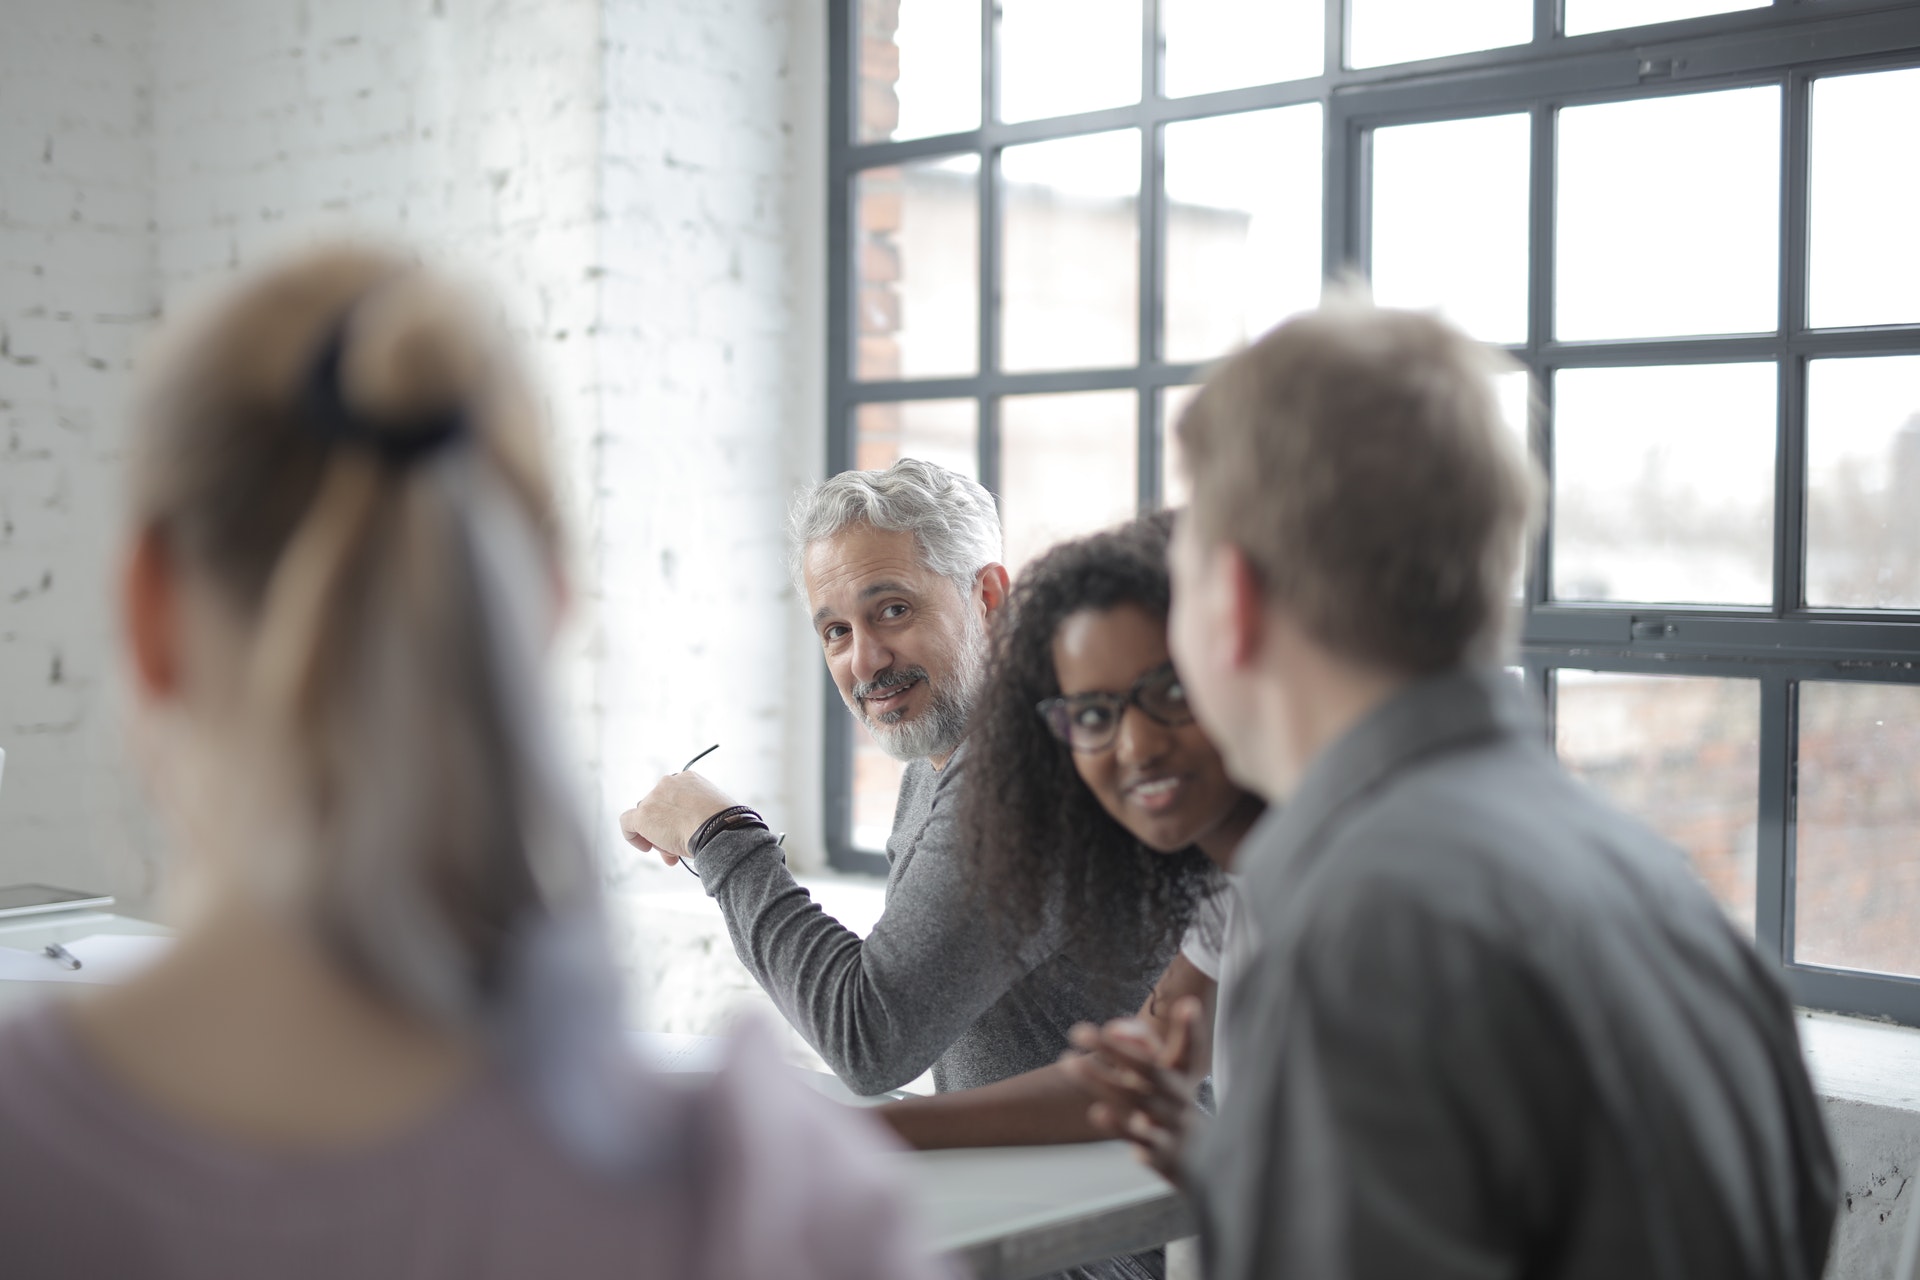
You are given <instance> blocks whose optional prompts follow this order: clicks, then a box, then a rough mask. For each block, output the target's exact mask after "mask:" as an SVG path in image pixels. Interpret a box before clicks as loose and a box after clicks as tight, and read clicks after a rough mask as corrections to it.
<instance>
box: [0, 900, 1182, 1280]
mask: <svg viewBox="0 0 1920 1280" xmlns="http://www.w3.org/2000/svg"><path fill="white" fill-rule="evenodd" d="M166 932H168V930H167V929H165V928H164V927H162V926H160V925H156V924H152V923H150V922H148V921H145V920H136V919H133V918H131V917H127V916H119V915H114V914H112V913H109V912H104V911H76V912H65V913H59V914H53V915H45V916H28V917H22V918H19V919H14V920H0V946H7V947H20V948H24V949H28V950H38V949H39V948H41V947H43V946H45V945H46V944H48V943H49V942H75V941H78V940H79V939H81V938H85V937H87V936H89V935H91V934H97V933H136V934H155V933H166ZM55 985H56V984H50V983H38V982H0V1016H4V1015H5V1014H6V1013H7V1012H8V1011H9V1010H10V1009H13V1008H17V1007H19V1006H20V1005H22V1004H25V1003H27V1002H29V1001H33V1000H38V999H41V998H43V997H44V996H45V995H46V994H48V993H49V992H50V991H51V990H52V988H53V987H54V986H55ZM835 1084H837V1082H832V1083H831V1084H827V1085H826V1087H823V1089H822V1092H824V1093H828V1094H829V1095H830V1096H837V1094H838V1093H840V1092H844V1091H843V1090H837V1089H835V1088H834V1087H833V1085H835ZM849 1096H850V1095H849ZM903 1159H904V1161H905V1163H906V1165H907V1182H908V1185H909V1186H910V1187H911V1188H912V1195H913V1199H914V1201H915V1207H916V1211H917V1213H918V1216H919V1220H920V1225H921V1227H922V1229H923V1230H925V1231H927V1232H928V1233H929V1235H930V1236H931V1238H932V1244H933V1246H934V1248H935V1249H936V1250H938V1251H939V1252H941V1253H948V1254H952V1255H953V1256H954V1257H955V1258H956V1259H958V1260H959V1261H960V1262H961V1263H962V1264H963V1265H964V1266H965V1267H966V1268H967V1269H968V1270H969V1271H970V1272H971V1273H972V1274H973V1275H975V1276H978V1277H981V1278H982V1280H1027V1278H1029V1277H1034V1276H1042V1275H1046V1274H1048V1273H1049V1272H1053V1271H1058V1270H1060V1269H1062V1268H1063V1267H1068V1266H1074V1265H1077V1264H1080V1263H1085V1262H1093V1261H1097V1260H1099V1259H1101V1258H1108V1257H1112V1256H1113V1255H1115V1254H1118V1253H1131V1252H1134V1251H1135V1250H1139V1249H1147V1248H1151V1247H1153V1246H1154V1245H1157V1244H1161V1243H1164V1242H1165V1241H1167V1240H1170V1239H1173V1238H1176V1237H1178V1236H1182V1235H1190V1234H1191V1233H1192V1227H1191V1225H1190V1219H1189V1217H1188V1214H1187V1210H1186V1206H1185V1204H1184V1202H1183V1201H1181V1199H1180V1198H1179V1197H1178V1195H1176V1194H1175V1192H1174V1191H1173V1189H1172V1188H1171V1187H1170V1186H1169V1185H1168V1184H1167V1183H1166V1182H1165V1181H1163V1180H1162V1179H1161V1178H1160V1176H1159V1175H1158V1174H1155V1173H1153V1172H1152V1171H1151V1170H1149V1169H1147V1168H1145V1167H1143V1166H1142V1165H1141V1164H1139V1163H1138V1162H1137V1161H1136V1160H1134V1158H1133V1156H1132V1153H1131V1152H1130V1151H1129V1150H1128V1149H1127V1147H1126V1144H1124V1143H1119V1142H1102V1143H1088V1144H1080V1145H1074V1146H1059V1147H982V1148H976V1149H973V1150H965V1151H921V1152H914V1153H911V1154H909V1155H907V1156H905V1157H903Z"/></svg>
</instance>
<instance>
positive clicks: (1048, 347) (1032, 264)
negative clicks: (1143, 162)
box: [1000, 129, 1140, 370]
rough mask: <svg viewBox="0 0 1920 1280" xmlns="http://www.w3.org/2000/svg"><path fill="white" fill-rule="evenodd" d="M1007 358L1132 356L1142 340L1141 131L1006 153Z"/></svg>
mask: <svg viewBox="0 0 1920 1280" xmlns="http://www.w3.org/2000/svg"><path fill="white" fill-rule="evenodd" d="M1000 171H1001V175H1002V177H1003V178H1004V180H1005V185H1004V187H1003V188H1002V199H1001V210H1002V213H1001V216H1002V218H1004V219H1005V221H1004V222H1003V223H1002V233H1001V264H1000V265H1001V271H1000V297H1001V299H1002V302H1001V306H1002V311H1001V333H1000V338H1001V341H1000V352H1001V365H1002V367H1003V368H1006V369H1012V370H1025V369H1066V368H1075V367H1080V366H1087V365H1095V366H1097V365H1119V364H1132V363H1133V362H1134V358H1135V355H1136V354H1137V352H1138V351H1139V349H1140V320H1139V314H1138V313H1139V304H1140V132H1139V130H1137V129H1123V130H1121V131H1119V132H1118V133H1095V134H1089V135H1088V136H1086V137H1083V138H1062V139H1060V140H1059V141H1057V142H1035V143H1030V144H1028V145H1026V146H1022V147H1008V148H1007V149H1006V150H1005V151H1003V152H1002V153H1001V157H1000Z"/></svg>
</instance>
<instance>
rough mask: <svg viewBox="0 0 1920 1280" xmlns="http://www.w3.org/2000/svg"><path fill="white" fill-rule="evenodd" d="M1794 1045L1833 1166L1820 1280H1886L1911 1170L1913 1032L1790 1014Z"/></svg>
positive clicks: (1915, 1143) (1918, 1044) (1917, 1111)
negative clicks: (1822, 1106)
mask: <svg viewBox="0 0 1920 1280" xmlns="http://www.w3.org/2000/svg"><path fill="white" fill-rule="evenodd" d="M1800 1046H1801V1050H1802V1052H1804V1053H1805V1054H1806V1057H1807V1066H1808V1069H1809V1070H1810V1071H1811V1072H1812V1073H1813V1083H1814V1087H1815V1088H1817V1089H1818V1090H1819V1091H1820V1096H1821V1098H1822V1099H1824V1100H1825V1102H1826V1108H1827V1131H1828V1133H1829V1134H1831V1135H1832V1137H1833V1145H1834V1152H1835V1155H1836V1156H1837V1157H1838V1159H1839V1163H1840V1212H1839V1218H1838V1220H1837V1222H1836V1223H1835V1224H1834V1235H1833V1250H1832V1253H1831V1254H1830V1255H1829V1256H1828V1259H1827V1271H1826V1274H1827V1276H1828V1277H1829V1278H1830V1280H1890V1278H1891V1277H1892V1276H1893V1268H1894V1263H1895V1262H1896V1261H1897V1260H1898V1258H1899V1253H1900V1244H1901V1240H1902V1238H1903V1237H1904V1235H1905V1232H1906V1227H1907V1219H1908V1218H1909V1216H1910V1215H1911V1214H1912V1212H1913V1201H1914V1198H1915V1195H1916V1189H1915V1187H1914V1185H1913V1180H1914V1174H1915V1171H1916V1170H1920V1030H1915V1029H1914V1028H1912V1027H1897V1026H1893V1025H1892V1024H1890V1023H1883V1022H1872V1021H1869V1020H1867V1019H1865V1018H1845V1017H1841V1016H1839V1015H1837V1014H1831V1013H1803V1014H1801V1015H1800Z"/></svg>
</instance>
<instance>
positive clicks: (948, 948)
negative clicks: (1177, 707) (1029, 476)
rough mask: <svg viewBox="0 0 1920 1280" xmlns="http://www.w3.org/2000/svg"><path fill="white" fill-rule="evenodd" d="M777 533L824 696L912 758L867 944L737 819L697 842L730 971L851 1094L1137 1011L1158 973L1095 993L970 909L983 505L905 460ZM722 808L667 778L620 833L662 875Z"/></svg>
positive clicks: (1034, 1059)
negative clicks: (812, 642)
mask: <svg viewBox="0 0 1920 1280" xmlns="http://www.w3.org/2000/svg"><path fill="white" fill-rule="evenodd" d="M791 523H792V530H791V531H792V542H793V545H794V549H795V557H796V576H797V577H798V578H799V580H800V582H801V584H802V585H803V586H804V589H805V594H806V601H807V610H808V613H809V615H810V617H811V619H812V625H813V629H814V632H815V634H816V635H817V636H818V638H819V641H820V646H821V650H822V652H823V654H824V655H825V657H826V660H827V666H828V668H829V669H830V670H831V671H832V673H833V678H834V683H835V684H836V685H837V686H838V687H839V689H840V694H841V696H842V697H843V698H844V699H845V700H846V703H847V706H848V707H849V708H850V709H851V710H852V711H853V713H854V714H855V715H857V716H858V717H859V718H860V719H861V721H862V722H863V723H864V724H865V725H866V726H867V728H868V729H869V730H870V731H871V732H872V734H873V736H874V739H875V741H876V742H878V743H879V744H880V745H881V746H882V747H883V748H884V749H886V750H887V751H888V752H889V753H890V754H892V755H894V756H895V757H897V758H899V759H903V760H908V761H910V762H911V763H909V764H908V766H907V771H906V776H905V778H904V779H903V780H902V782H901V787H900V800H899V805H898V808H897V810H896V816H895V819H894V827H893V833H892V836H891V837H890V838H889V840H888V841H887V858H888V861H889V864H890V869H889V872H888V876H887V897H886V908H885V911H884V913H883V914H882V916H881V917H880V920H879V922H878V923H877V924H876V925H875V926H874V928H873V930H872V932H871V933H870V934H869V935H868V936H867V937H866V939H865V940H864V941H863V940H862V939H861V938H860V937H858V936H857V935H855V934H854V933H853V932H851V931H850V930H848V929H846V928H845V927H843V926H842V925H841V924H840V923H839V922H838V921H836V920H834V919H832V918H831V917H829V916H828V915H827V914H826V913H825V912H823V911H822V910H821V909H820V908H819V907H818V906H816V905H815V904H814V902H813V901H812V899H811V898H810V897H809V895H808V894H807V891H806V890H805V889H803V888H801V887H800V886H799V885H798V884H796V883H795V882H794V879H793V877H792V876H791V875H790V874H788V872H787V869H786V865H785V862H784V860H783V859H782V857H781V854H780V851H779V849H778V848H776V847H775V844H774V839H773V837H772V836H771V835H769V834H768V833H767V831H766V830H765V829H764V828H763V827H761V826H760V825H758V824H757V823H756V822H755V821H753V819H752V818H751V817H748V816H746V815H742V817H741V820H740V824H739V825H738V826H735V827H731V828H725V829H720V830H719V831H718V833H717V834H714V833H713V829H712V828H709V830H708V832H707V833H706V835H705V841H704V843H702V844H701V845H700V847H699V848H698V850H697V852H695V853H694V854H693V855H692V861H693V862H694V864H695V866H696V867H697V868H698V870H699V873H700V876H701V882H702V884H704V885H705V887H706V890H707V892H708V894H710V895H711V896H712V897H713V898H714V900H715V901H716V902H718V903H719V904H720V909H721V912H722V914H723V915H724V916H725V917H726V921H727V929H728V931H729V933H730V934H731V935H732V938H733V943H734V948H735V950H737V951H738V952H739V954H740V958H741V960H742V961H744V962H745V964H746V966H747V968H748V969H749V970H750V971H751V972H752V973H753V975H754V977H755V978H756V979H758V980H759V982H760V984H761V985H762V986H763V987H765V988H766V990H767V992H768V994H769V995H771V996H772V997H773V1000H774V1003H775V1004H777V1005H778V1006H779V1008H780V1010H781V1012H782V1013H783V1014H785V1015H786V1017H787V1019H788V1021H790V1022H792V1023H793V1025H794V1026H795V1027H796V1028H798V1029H799V1031H800V1033H801V1034H802V1035H803V1036H805V1037H806V1039H807V1041H808V1042H809V1043H810V1044H812V1045H813V1046H814V1048H815V1049H817V1050H818V1051H819V1053H820V1055H821V1056H822V1057H823V1058H825V1059H826V1061H827V1063H828V1065H830V1066H831V1067H832V1068H833V1070H834V1071H835V1073H837V1074H838V1075H839V1076H840V1078H841V1079H842V1080H844V1081H846V1083H847V1084H848V1085H849V1086H850V1087H851V1088H853V1089H854V1090H855V1091H856V1092H859V1093H863V1094H874V1093H880V1092H884V1091H885V1090H888V1089H893V1088H897V1087H898V1086H900V1085H903V1084H905V1083H907V1082H908V1081H910V1080H912V1079H914V1078H915V1077H916V1076H918V1075H919V1074H920V1073H921V1072H922V1071H924V1070H926V1069H927V1068H928V1067H929V1066H931V1067H932V1068H933V1073H934V1081H935V1084H936V1086H937V1087H938V1088H939V1089H941V1090H942V1091H945V1090H952V1089H967V1088H973V1087H975V1086H978V1085H984V1084H990V1083H993V1082H994V1081H997V1080H1002V1079H1005V1078H1006V1077H1008V1076H1013V1075H1018V1074H1020V1073H1021V1072H1024V1071H1029V1070H1032V1069H1033V1068H1035V1067H1041V1066H1045V1065H1047V1064H1049V1063H1051V1062H1053V1061H1054V1060H1055V1059H1056V1058H1057V1057H1058V1056H1059V1054H1060V1053H1061V1051H1062V1050H1063V1049H1064V1048H1065V1047H1066V1045H1067V1032H1068V1030H1069V1028H1071V1027H1072V1026H1073V1025H1074V1024H1075V1023H1076V1022H1079V1021H1083V1020H1087V1019H1099V1018H1105V1017H1112V1016H1116V1015H1118V1014H1121V1013H1124V1012H1128V1011H1130V1010H1132V1009H1134V1008H1137V1007H1138V1006H1139V1004H1140V1002H1141V1000H1142V999H1144V998H1145V995H1146V993H1147V991H1148V989H1149V988H1150V987H1151V986H1152V983H1153V980H1154V978H1156V977H1157V976H1158V967H1157V966H1154V967H1153V971H1152V972H1147V973H1143V974H1141V975H1140V978H1139V982H1138V985H1137V989H1134V988H1133V987H1131V986H1127V985H1126V984H1121V983H1103V984H1101V994H1098V995H1096V994H1095V993H1094V992H1092V991H1090V990H1088V989H1087V988H1088V985H1089V984H1088V982H1087V979H1086V977H1085V975H1084V974H1083V973H1082V972H1081V970H1079V969H1078V968H1077V967H1076V966H1075V965H1074V964H1073V963H1072V961H1071V960H1069V959H1068V958H1067V957H1066V956H1065V955H1063V954H1062V953H1061V948H1060V944H1059V942H1058V940H1056V939H1053V938H1049V937H1045V936H1041V937H1034V938H1029V939H1023V940H1018V942H1017V945H1016V944H1014V943H1011V942H1010V941H1009V940H1008V939H1007V938H1006V937H1005V936H1003V935H1002V934H1000V933H999V932H997V931H996V930H994V929H993V928H992V927H991V921H983V919H982V915H981V913H980V911H979V910H978V907H977V903H976V901H975V898H974V894H973V889H972V886H971V884H970V883H969V878H968V866H967V859H966V857H965V850H964V849H963V848H962V847H961V845H960V840H959V835H958V832H957V830H956V827H957V823H956V815H955V810H956V808H957V802H958V795H959V787H960V786H961V784H962V782H963V779H964V777H965V773H966V756H967V749H966V746H965V734H966V726H967V716H968V713H969V711H970V710H971V709H972V707H973V703H974V700H975V696H976V694H977V693H978V691H979V689H980V686H981V684H982V682H983V680H984V678H985V662H986V651H987V638H986V632H987V619H988V617H989V616H990V615H991V614H992V613H993V611H994V610H995V609H997V608H999V607H1000V604H1001V602H1002V601H1003V600H1005V598H1006V594H1007V585H1008V583H1007V571H1006V569H1005V567H1003V566H1002V565H1001V564H1000V563H999V560H1000V554H1001V551H1000V548H1001V539H1000V522H999V518H998V516H997V514H996V512H995V509H994V505H993V499H992V497H991V496H990V495H989V494H988V493H987V492H986V490H984V489H982V488H981V487H980V486H979V485H977V484H975V483H974V482H973V481H971V480H968V479H965V478H964V477H961V476H958V475H955V474H953V473H952V472H949V471H946V470H944V469H943V468H940V467H937V466H933V465H931V464H929V463H925V462H919V461H915V460H911V459H909V460H905V461H902V462H900V463H897V464H896V465H894V466H893V467H892V468H890V469H888V470H886V471H869V472H847V473H845V474H842V475H838V476H834V477H833V478H831V479H829V480H828V481H826V482H825V483H824V484H822V485H820V486H818V487H817V488H815V489H814V490H812V491H811V492H809V493H807V494H805V495H803V496H802V497H801V499H800V500H799V502H798V503H797V504H796V505H795V508H794V512H793V517H792V522H791ZM730 805H731V802H730V801H729V799H728V798H727V797H726V796H725V795H723V794H722V793H721V792H719V791H718V790H717V789H716V788H715V787H714V786H713V785H712V784H711V783H710V782H708V781H707V780H706V779H704V778H702V777H700V776H699V775H698V774H696V773H692V772H687V773H678V774H672V775H669V776H668V777H666V778H664V779H662V780H661V782H660V783H659V785H658V786H656V787H655V788H654V789H653V791H652V793H651V794H649V795H648V796H647V797H646V799H644V800H642V801H641V802H640V803H639V805H637V806H636V807H635V808H633V809H632V810H630V811H628V812H627V813H626V814H625V815H623V816H622V818H621V829H622V830H623V831H624V832H625V833H626V835H627V838H628V839H629V840H630V841H632V842H633V843H634V844H635V845H637V846H639V847H641V848H651V849H657V850H659V851H660V852H661V853H662V854H663V855H664V856H665V857H666V858H667V859H668V861H670V862H671V861H676V860H678V859H680V858H685V857H688V856H689V853H688V851H689V844H690V842H692V841H694V840H695V838H696V837H697V836H701V835H702V832H701V828H702V827H703V826H706V825H707V824H708V823H709V822H710V821H711V820H713V819H714V818H715V816H716V815H721V814H724V813H725V811H726V810H727V809H728V808H729V807H730ZM722 825H724V822H723V824H722ZM1167 958H1168V957H1160V959H1162V960H1164V959H1167ZM1115 987H1124V988H1125V989H1121V990H1115V989H1113V988H1115Z"/></svg>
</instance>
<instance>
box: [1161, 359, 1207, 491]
mask: <svg viewBox="0 0 1920 1280" xmlns="http://www.w3.org/2000/svg"><path fill="white" fill-rule="evenodd" d="M1199 394H1200V387H1199V385H1198V384H1195V385H1192V386H1185V387H1162V388H1161V389H1160V426H1161V431H1162V432H1163V436H1162V439H1161V442H1160V505H1161V506H1163V507H1184V506H1186V505H1187V503H1188V502H1190V501H1192V499H1193V486H1192V484H1191V483H1189V482H1188V480H1187V472H1186V466H1185V464H1184V463H1183V462H1182V461H1181V456H1180V433H1179V432H1178V431H1176V430H1175V429H1174V428H1176V427H1178V426H1179V425H1180V415H1181V414H1183V413H1185V412H1186V411H1187V406H1188V405H1190V404H1192V403H1193V398H1194V397H1195V396H1197V395H1199Z"/></svg>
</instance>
